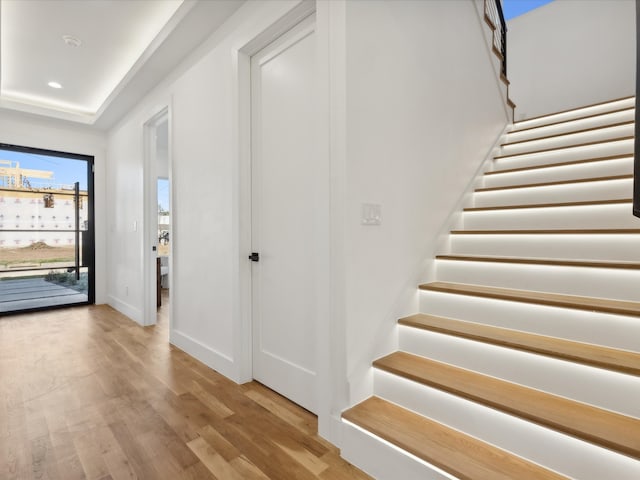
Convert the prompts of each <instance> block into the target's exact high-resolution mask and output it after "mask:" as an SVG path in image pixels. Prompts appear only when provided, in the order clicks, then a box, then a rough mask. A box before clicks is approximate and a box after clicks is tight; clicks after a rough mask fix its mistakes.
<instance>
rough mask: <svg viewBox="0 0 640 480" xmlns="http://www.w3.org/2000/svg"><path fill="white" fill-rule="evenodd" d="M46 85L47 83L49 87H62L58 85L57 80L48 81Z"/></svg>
mask: <svg viewBox="0 0 640 480" xmlns="http://www.w3.org/2000/svg"><path fill="white" fill-rule="evenodd" d="M47 85H49V86H50V87H51V88H62V85H60V84H59V83H58V82H49V83H47Z"/></svg>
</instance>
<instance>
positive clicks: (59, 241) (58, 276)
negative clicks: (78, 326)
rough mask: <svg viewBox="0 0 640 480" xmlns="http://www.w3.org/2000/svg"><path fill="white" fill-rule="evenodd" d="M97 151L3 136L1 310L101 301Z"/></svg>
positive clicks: (0, 169) (0, 176)
mask: <svg viewBox="0 0 640 480" xmlns="http://www.w3.org/2000/svg"><path fill="white" fill-rule="evenodd" d="M93 218H94V215H93V157H90V156H86V155H78V154H71V153H62V152H54V151H49V150H41V149H35V148H28V147H19V146H15V145H5V144H0V314H6V313H14V312H23V311H28V310H39V309H44V308H52V307H61V306H68V305H78V304H90V303H94V284H95V282H94V257H95V255H94V242H93Z"/></svg>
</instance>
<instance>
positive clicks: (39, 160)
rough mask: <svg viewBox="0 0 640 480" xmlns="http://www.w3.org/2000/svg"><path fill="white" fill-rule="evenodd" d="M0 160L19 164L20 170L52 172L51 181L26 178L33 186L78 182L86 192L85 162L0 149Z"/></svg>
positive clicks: (66, 184) (67, 184)
mask: <svg viewBox="0 0 640 480" xmlns="http://www.w3.org/2000/svg"><path fill="white" fill-rule="evenodd" d="M0 160H10V161H11V162H19V163H20V168H29V169H32V170H45V171H50V172H53V179H51V180H47V179H42V178H34V179H31V178H29V177H27V178H29V180H30V181H32V183H33V185H34V186H36V185H37V186H40V185H42V184H43V183H51V184H54V185H56V186H58V185H65V186H69V185H73V184H74V183H75V182H80V190H85V191H86V190H87V162H86V161H85V160H75V159H72V158H63V157H50V156H48V155H39V154H35V153H23V152H14V151H11V150H2V149H0Z"/></svg>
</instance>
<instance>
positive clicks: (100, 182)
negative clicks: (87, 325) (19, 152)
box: [0, 110, 108, 304]
mask: <svg viewBox="0 0 640 480" xmlns="http://www.w3.org/2000/svg"><path fill="white" fill-rule="evenodd" d="M0 143H7V144H12V145H21V146H26V147H34V148H42V149H47V150H55V151H60V152H68V153H78V154H82V155H90V156H93V157H94V168H95V174H94V206H95V216H96V218H95V253H96V257H95V260H96V264H95V268H96V270H95V271H96V279H95V280H96V285H95V288H96V303H98V304H100V303H106V302H107V287H106V280H107V275H108V264H107V256H106V245H107V243H108V241H107V231H106V223H105V222H104V220H103V219H104V218H105V217H106V210H107V208H108V206H107V203H106V198H105V177H106V175H105V171H106V165H105V158H106V153H105V152H106V136H105V134H104V133H103V132H100V131H98V130H96V129H94V128H91V127H87V126H79V125H75V124H72V123H70V122H65V121H61V120H50V119H45V118H42V117H37V116H35V115H29V114H24V113H16V112H11V111H7V110H0Z"/></svg>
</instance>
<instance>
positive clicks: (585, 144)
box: [493, 135, 635, 160]
mask: <svg viewBox="0 0 640 480" xmlns="http://www.w3.org/2000/svg"><path fill="white" fill-rule="evenodd" d="M634 138H635V137H634V136H633V135H631V136H625V137H616V138H610V139H608V140H596V141H593V142H583V143H578V144H575V145H567V146H564V147H551V148H543V149H540V150H531V151H527V152H520V153H510V154H507V155H497V156H495V157H493V159H494V160H498V159H501V158H511V157H520V156H523V155H536V154H538V153H548V152H554V151H558V150H567V149H569V148H581V147H591V146H594V145H606V144H607V143H614V142H624V141H626V140H633V139H634Z"/></svg>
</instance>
